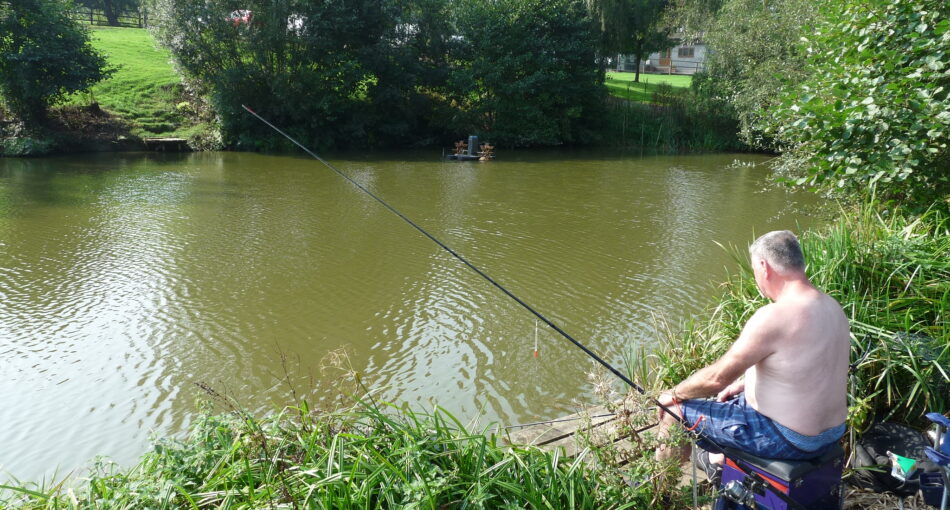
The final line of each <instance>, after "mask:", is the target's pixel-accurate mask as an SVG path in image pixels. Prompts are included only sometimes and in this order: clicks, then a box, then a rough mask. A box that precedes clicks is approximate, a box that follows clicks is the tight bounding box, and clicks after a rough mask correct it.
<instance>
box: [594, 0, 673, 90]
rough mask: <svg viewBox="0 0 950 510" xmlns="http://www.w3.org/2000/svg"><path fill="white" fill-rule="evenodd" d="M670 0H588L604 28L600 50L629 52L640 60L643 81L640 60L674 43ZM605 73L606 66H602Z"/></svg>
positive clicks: (603, 51) (638, 74)
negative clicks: (669, 20) (666, 13)
mask: <svg viewBox="0 0 950 510" xmlns="http://www.w3.org/2000/svg"><path fill="white" fill-rule="evenodd" d="M669 5H670V0H587V8H588V10H589V12H590V13H591V16H592V17H593V18H594V20H595V21H596V23H597V25H598V26H599V27H600V40H599V45H598V48H599V52H600V54H601V60H602V62H603V61H604V59H603V57H605V56H606V55H616V54H627V55H633V56H634V58H635V59H636V62H637V64H636V67H637V71H636V73H637V74H636V76H635V77H634V81H636V82H639V81H640V61H641V60H642V59H643V58H644V57H647V56H648V55H649V54H650V53H652V52H654V51H657V50H661V49H663V48H667V47H669V46H670V45H671V41H670V37H669V33H670V29H669V26H668V25H665V24H664V23H663V13H664V11H665V9H666V8H667V7H668V6H669ZM602 72H603V69H602Z"/></svg>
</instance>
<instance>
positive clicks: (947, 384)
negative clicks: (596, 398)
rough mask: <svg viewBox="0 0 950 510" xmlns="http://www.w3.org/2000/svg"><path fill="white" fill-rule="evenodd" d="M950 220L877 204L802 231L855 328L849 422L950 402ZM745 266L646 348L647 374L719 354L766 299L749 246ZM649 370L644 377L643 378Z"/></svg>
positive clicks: (820, 282)
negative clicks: (710, 301)
mask: <svg viewBox="0 0 950 510" xmlns="http://www.w3.org/2000/svg"><path fill="white" fill-rule="evenodd" d="M948 234H950V222H948V218H947V216H946V214H945V213H942V212H940V211H939V210H938V209H932V210H930V211H928V212H926V213H924V214H922V215H911V214H905V213H902V212H901V211H900V210H885V209H883V208H881V207H880V206H877V205H864V206H860V207H849V208H842V209H841V210H840V214H839V216H838V218H837V219H836V220H835V221H834V222H833V223H832V224H831V225H829V226H827V227H826V228H823V229H818V230H815V231H808V232H805V233H804V234H803V235H801V244H802V249H803V251H804V252H805V259H806V263H807V272H808V275H809V277H810V278H811V280H812V282H813V283H814V284H815V285H816V286H818V288H820V289H822V290H823V291H824V292H826V293H828V294H829V295H830V296H832V297H834V298H835V299H837V300H838V302H839V303H841V305H842V307H843V308H844V311H845V313H846V314H847V315H848V317H849V319H850V321H851V330H852V335H853V342H852V361H853V362H854V363H856V370H855V372H854V374H853V377H852V384H851V402H852V406H851V409H850V413H849V423H850V424H851V425H852V426H853V427H855V428H857V429H859V430H860V429H862V428H864V427H866V426H868V425H869V424H870V423H871V422H872V421H873V420H875V419H878V420H898V421H902V422H905V423H911V424H914V423H920V419H921V417H922V415H923V414H924V413H926V412H928V411H938V412H946V411H948V410H950V407H948V406H950V368H948V367H950V330H948V317H947V314H948V304H950V235H948ZM733 252H734V254H735V258H736V259H737V261H739V262H740V268H741V269H740V271H739V272H738V273H736V274H733V275H732V276H730V277H729V279H728V280H727V281H726V282H725V283H723V284H722V294H721V296H720V299H719V301H718V304H717V305H716V306H715V307H713V308H711V309H710V310H709V311H708V312H707V313H706V314H705V315H703V316H702V317H699V318H697V319H695V320H693V321H690V322H687V323H686V324H684V325H683V326H682V327H667V329H666V334H665V335H661V338H662V342H661V345H660V346H659V347H658V348H657V349H656V351H655V352H654V353H653V354H646V353H641V355H640V356H639V365H638V368H637V375H638V376H639V377H641V378H646V377H652V378H653V380H654V384H655V385H656V386H664V385H665V386H667V387H669V385H671V384H675V383H676V382H679V381H681V380H682V379H683V378H685V377H686V376H687V375H689V374H690V373H692V372H693V371H694V370H696V369H698V368H700V367H702V366H704V365H706V364H708V363H710V362H712V361H713V360H715V359H716V358H717V357H719V356H720V355H722V353H723V352H725V350H726V349H727V348H728V347H729V345H730V344H731V343H732V341H733V340H734V339H735V338H736V337H737V336H738V334H739V330H740V328H741V326H742V325H743V324H745V322H746V321H747V320H748V319H749V317H751V315H752V314H753V313H754V311H755V310H756V309H757V308H759V307H760V306H762V305H764V304H765V303H766V301H765V299H764V298H762V297H761V296H760V295H759V293H758V291H757V289H756V286H755V281H754V279H753V277H752V274H751V270H750V268H749V263H748V255H747V253H746V251H745V249H733ZM641 380H644V379H641Z"/></svg>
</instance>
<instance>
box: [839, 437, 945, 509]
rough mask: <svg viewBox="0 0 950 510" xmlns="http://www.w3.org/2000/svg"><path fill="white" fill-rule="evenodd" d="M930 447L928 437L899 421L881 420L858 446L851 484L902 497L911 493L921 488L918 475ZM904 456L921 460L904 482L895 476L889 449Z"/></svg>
mask: <svg viewBox="0 0 950 510" xmlns="http://www.w3.org/2000/svg"><path fill="white" fill-rule="evenodd" d="M928 446H930V443H929V442H928V441H927V436H925V435H924V434H922V433H920V432H918V431H916V430H914V429H912V428H910V427H908V426H906V425H900V424H897V423H889V422H884V423H878V424H875V425H874V426H873V427H871V430H869V431H867V432H866V433H865V434H864V435H863V436H861V438H860V439H858V441H857V444H855V445H854V461H853V464H852V466H851V467H852V468H853V469H854V472H853V474H852V475H851V477H850V479H849V480H848V481H849V482H850V483H851V485H854V486H855V487H860V488H864V489H871V490H873V491H874V492H892V493H894V494H896V495H898V496H910V495H912V494H914V493H916V492H917V491H918V490H919V489H920V480H919V478H918V476H919V473H920V468H922V467H923V466H922V462H921V459H926V458H927V457H926V455H924V449H925V448H927V447H928ZM888 451H891V452H893V453H896V454H897V455H900V456H902V457H907V458H910V459H917V461H918V462H917V466H915V468H914V471H915V472H914V473H908V477H907V481H906V482H902V481H901V480H898V479H897V478H894V477H893V476H891V461H890V459H888V457H887V452H888Z"/></svg>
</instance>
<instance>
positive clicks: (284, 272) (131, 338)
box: [0, 152, 816, 480]
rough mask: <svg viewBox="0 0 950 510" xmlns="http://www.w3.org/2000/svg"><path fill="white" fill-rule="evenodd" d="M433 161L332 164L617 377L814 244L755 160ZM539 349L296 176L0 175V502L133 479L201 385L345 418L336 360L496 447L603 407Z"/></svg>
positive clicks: (474, 291) (484, 289) (313, 182)
mask: <svg viewBox="0 0 950 510" xmlns="http://www.w3.org/2000/svg"><path fill="white" fill-rule="evenodd" d="M432 156H433V155H432V154H428V153H426V154H422V153H418V154H417V153H400V154H395V155H394V154H378V155H372V156H361V157H353V156H349V157H347V156H343V157H336V158H334V163H335V164H336V165H337V166H338V167H339V168H341V169H342V170H344V171H346V172H348V173H349V174H350V175H352V176H353V177H354V178H355V179H357V180H358V181H359V182H360V183H362V184H364V185H365V186H367V187H368V188H370V189H372V190H373V191H374V192H376V193H378V194H379V195H381V196H383V197H385V198H386V199H387V200H389V201H390V202H391V203H392V204H393V205H394V206H395V207H396V208H398V209H400V210H401V211H403V212H404V213H405V214H406V215H407V216H409V217H411V218H413V219H414V220H415V221H416V222H417V223H419V224H420V225H422V226H424V227H425V228H427V229H429V230H430V231H431V232H432V233H433V234H434V235H435V236H437V237H438V238H440V239H442V240H443V241H445V242H446V243H448V244H449V245H451V246H452V247H453V248H455V249H456V250H457V251H459V252H460V253H462V254H464V255H465V256H466V257H467V258H468V259H469V260H471V261H472V262H474V263H475V264H476V265H478V266H479V267H481V268H482V269H483V270H485V271H486V272H487V273H489V274H491V275H492V276H493V277H494V278H496V279H497V280H498V281H499V282H502V283H503V284H504V285H506V286H507V287H508V288H509V289H511V290H512V291H513V292H514V293H516V294H517V295H519V296H521V297H522V298H523V299H524V300H525V301H527V302H528V303H530V304H531V305H532V306H534V307H535V308H537V309H538V310H540V311H541V312H542V313H545V314H546V315H547V316H548V317H550V318H551V319H552V320H554V321H555V322H556V323H558V324H559V325H561V326H562V327H563V328H564V329H565V330H567V331H568V332H570V333H571V334H573V335H574V336H575V337H576V338H577V339H579V340H580V341H582V342H584V343H586V344H588V345H589V346H590V347H591V348H592V349H593V350H594V351H595V352H598V353H599V354H601V355H602V356H603V357H604V358H605V359H607V360H608V361H610V362H613V363H617V364H622V362H623V353H624V351H625V350H629V349H630V348H631V347H633V346H636V345H639V344H641V343H647V344H649V343H650V342H652V341H653V338H654V332H653V327H654V317H664V318H668V319H671V320H681V319H683V318H686V317H688V316H690V315H691V314H694V313H696V312H697V311H699V310H701V309H702V308H703V307H704V306H706V305H708V304H709V302H710V300H711V298H712V296H713V295H714V293H715V291H714V288H713V284H714V283H715V282H717V281H721V280H722V279H723V278H724V275H725V274H726V271H727V270H734V268H735V262H734V261H733V260H732V259H731V257H730V255H729V254H728V253H727V252H725V251H724V250H723V249H722V248H720V247H719V246H718V245H717V244H716V243H721V244H724V245H729V244H734V245H741V246H745V245H747V244H748V243H749V242H750V241H751V240H752V239H753V238H754V236H755V234H756V233H763V232H765V231H767V230H771V229H776V228H792V229H797V228H798V227H797V225H799V224H800V225H802V226H808V225H810V224H812V223H813V222H814V221H815V220H814V219H813V218H812V217H811V216H809V214H808V212H807V211H808V210H810V208H811V207H812V206H814V205H815V201H816V199H815V198H814V197H813V196H810V195H805V194H794V193H790V192H788V191H786V190H784V189H778V188H775V187H772V186H770V185H769V176H768V172H767V170H766V168H765V166H764V165H762V164H757V165H755V166H753V165H752V163H762V162H763V161H764V158H763V157H760V156H749V155H707V156H677V157H672V156H662V157H638V156H625V155H622V154H616V153H604V152H523V153H507V154H502V155H501V158H502V159H499V160H498V161H495V162H491V163H487V164H486V163H483V164H479V163H454V162H440V161H438V160H437V158H435V157H432ZM736 161H742V162H745V163H746V164H743V165H736V164H734V163H735V162H736ZM534 328H535V320H534V318H533V317H532V316H531V315H529V314H528V313H527V312H525V311H524V310H523V309H522V308H520V307H519V306H518V305H517V304H516V303H514V302H513V301H512V300H510V299H509V298H507V297H506V296H504V295H503V294H502V293H500V292H499V291H498V290H497V289H495V288H494V287H492V286H491V285H490V284H488V283H487V282H485V281H483V280H481V279H480V278H479V277H478V276H477V275H476V274H475V273H473V272H472V271H471V270H470V269H468V268H466V267H465V266H463V265H462V264H461V263H459V262H458V261H457V260H455V259H453V258H452V257H451V256H450V255H448V254H447V253H445V252H443V251H442V250H440V249H439V248H438V247H437V246H436V245H435V244H433V243H432V242H431V241H429V240H428V239H426V238H425V237H423V236H422V235H420V234H419V233H418V232H416V231H415V230H413V229H412V228H411V227H409V226H408V225H406V224H405V223H403V222H402V221H401V220H400V219H399V218H398V217H396V216H394V215H393V214H392V213H390V212H388V211H387V210H385V209H384V208H382V207H381V206H380V205H379V204H377V203H376V202H374V201H373V200H372V199H370V198H369V197H367V196H365V195H362V194H361V193H360V192H358V191H357V190H356V189H355V188H354V187H353V186H351V185H350V184H348V183H347V182H345V181H344V180H342V179H341V178H339V177H338V176H336V175H335V174H333V173H331V172H330V171H328V170H327V169H325V168H323V167H322V166H320V165H319V163H317V162H316V161H314V160H312V159H308V158H306V157H304V156H297V155H284V156H267V155H259V154H242V153H204V154H190V155H167V156H162V155H137V154H131V155H130V154H117V155H88V156H70V157H62V158H48V159H37V160H14V159H0V357H2V362H0V421H2V423H3V424H4V432H3V434H0V469H2V470H3V472H0V479H4V478H6V477H7V476H8V475H10V474H12V475H14V476H16V477H19V478H21V479H27V480H30V479H33V480H37V479H39V478H41V477H43V476H47V477H48V476H51V474H52V473H53V472H54V471H56V470H58V473H59V474H60V475H63V474H66V473H68V472H69V471H71V470H74V469H77V468H79V467H81V466H84V465H87V464H88V463H89V461H90V459H92V457H94V456H95V455H99V454H102V455H108V456H110V457H112V458H113V459H115V460H116V461H118V462H120V463H123V464H128V463H131V462H133V461H134V460H135V459H136V458H137V457H138V455H140V454H141V453H142V452H143V451H145V450H147V448H148V445H149V435H150V434H152V433H155V434H158V435H170V434H172V435H175V434H178V435H180V434H181V433H182V431H184V430H185V428H186V426H187V423H188V421H189V419H190V417H191V416H193V413H194V410H195V405H194V403H195V400H196V399H197V398H199V397H200V396H201V395H202V392H201V390H199V389H198V387H197V386H196V383H205V384H208V385H210V386H211V387H213V388H215V389H216V390H218V391H220V392H221V393H226V394H228V395H230V396H232V397H234V398H236V399H237V400H238V401H239V402H241V403H243V405H246V406H248V407H250V408H252V409H256V410H261V411H265V410H269V409H272V408H273V407H274V406H279V405H281V404H283V403H287V402H288V396H287V394H288V393H287V385H286V384H282V383H281V379H283V378H284V374H286V373H289V374H290V378H291V380H292V381H293V382H294V384H295V387H296V390H297V391H298V392H299V393H308V392H310V393H312V398H314V399H315V400H317V401H318V402H319V403H320V405H324V406H328V405H330V402H328V401H327V399H329V398H330V397H331V396H333V395H335V394H336V390H334V389H333V388H334V386H335V385H334V381H335V380H336V377H337V376H338V372H335V371H333V370H322V369H321V367H323V366H324V365H326V363H327V356H328V354H330V353H333V352H336V351H338V350H340V349H345V350H346V352H347V353H348V355H349V360H350V362H351V363H352V365H353V367H354V368H355V369H357V370H359V371H360V373H361V374H363V376H364V377H365V379H366V380H367V381H369V382H370V383H371V384H372V385H373V387H374V388H378V389H380V392H381V394H382V395H383V396H384V397H385V398H388V399H392V400H396V401H400V402H402V401H406V402H409V403H411V404H413V405H418V406H419V407H427V406H430V405H431V404H433V403H437V404H440V405H442V406H443V407H445V408H447V409H448V410H449V411H451V412H453V413H455V414H456V415H457V416H458V417H460V418H462V419H466V420H467V419H476V418H477V419H479V420H480V423H482V424H488V423H490V422H493V421H500V422H503V423H519V422H527V421H534V420H538V419H544V418H553V417H556V416H557V415H559V414H562V413H564V412H566V411H568V410H569V409H571V403H572V401H575V400H577V401H582V402H584V401H588V402H592V401H594V397H592V396H591V391H590V390H591V388H590V387H589V385H588V383H587V382H586V374H587V372H589V371H590V369H591V366H592V365H591V362H590V361H589V360H588V359H587V358H586V357H585V356H584V354H583V353H581V352H580V351H579V350H577V349H576V348H575V347H573V346H572V345H570V344H569V343H567V341H565V340H563V339H561V338H560V337H557V336H556V335H555V334H554V333H553V332H550V331H548V330H545V329H543V328H542V330H541V331H540V335H539V343H540V356H539V357H537V358H535V357H533V356H532V351H533V350H534V345H533V344H534ZM321 399H322V400H321Z"/></svg>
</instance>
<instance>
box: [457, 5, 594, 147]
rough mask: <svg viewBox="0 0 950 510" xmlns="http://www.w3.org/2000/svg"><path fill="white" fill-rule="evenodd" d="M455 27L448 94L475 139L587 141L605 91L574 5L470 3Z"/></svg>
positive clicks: (589, 32)
mask: <svg viewBox="0 0 950 510" xmlns="http://www.w3.org/2000/svg"><path fill="white" fill-rule="evenodd" d="M458 26H459V38H460V41H461V44H460V47H459V48H458V49H457V50H456V51H457V53H456V54H455V55H454V57H455V58H454V60H455V62H456V67H455V68H454V69H453V70H452V72H451V76H450V87H451V89H452V92H453V94H455V95H454V99H455V101H457V102H458V104H460V105H462V109H463V111H464V116H465V118H466V119H467V120H468V122H470V124H471V125H472V126H473V127H474V128H475V129H476V130H477V131H478V132H480V133H482V134H486V135H488V136H490V137H491V139H492V140H493V141H495V142H498V143H500V144H505V145H514V146H524V145H560V144H563V143H584V142H589V141H591V139H592V138H593V136H594V134H593V132H594V126H595V124H596V122H597V121H598V119H600V118H602V117H603V115H602V113H601V112H602V110H601V109H602V108H603V103H604V95H605V89H604V87H603V86H602V82H601V79H600V75H599V73H598V71H597V67H596V65H595V53H594V47H595V43H596V37H597V35H596V33H595V31H594V29H593V26H592V24H591V21H590V18H589V17H588V16H587V13H586V9H585V7H584V4H583V3H582V2H581V1H580V0H469V1H467V2H463V3H462V5H461V9H460V11H459V16H458Z"/></svg>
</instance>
